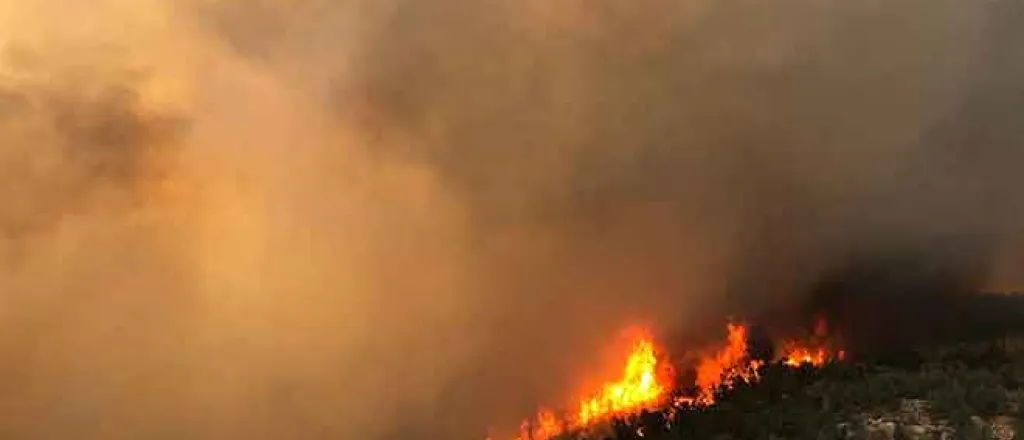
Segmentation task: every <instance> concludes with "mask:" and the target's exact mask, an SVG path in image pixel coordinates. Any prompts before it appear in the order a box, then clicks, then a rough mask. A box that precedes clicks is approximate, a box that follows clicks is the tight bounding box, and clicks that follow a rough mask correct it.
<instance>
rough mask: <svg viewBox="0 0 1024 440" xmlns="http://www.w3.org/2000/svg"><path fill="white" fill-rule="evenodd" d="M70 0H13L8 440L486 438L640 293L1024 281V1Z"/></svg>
mask: <svg viewBox="0 0 1024 440" xmlns="http://www.w3.org/2000/svg"><path fill="white" fill-rule="evenodd" d="M68 4H69V3H67V2H63V1H57V0H34V1H14V2H6V3H0V25H3V26H0V47H2V50H4V51H7V50H8V49H10V48H11V47H15V48H16V47H22V46H19V44H20V43H21V42H23V41H25V42H28V43H32V44H27V45H26V46H23V47H27V48H29V49H30V50H28V51H22V52H18V53H17V54H16V55H17V56H15V57H8V58H4V59H0V75H2V78H3V81H4V82H3V83H0V136H2V139H0V145H4V148H3V152H4V153H3V154H4V156H3V158H2V160H3V162H2V163H0V165H2V171H3V177H2V178H0V182H2V185H3V186H0V190H2V191H3V192H2V193H0V196H3V197H4V202H5V203H3V204H2V207H3V208H2V209H3V211H0V215H2V217H0V229H2V230H3V233H5V234H7V235H9V236H11V237H13V238H12V239H11V240H8V241H4V242H3V244H4V247H3V251H4V252H8V253H9V254H10V255H14V256H15V257H13V258H10V259H9V260H10V261H15V260H16V261H19V262H23V263H19V264H14V263H12V264H9V265H8V266H9V267H8V268H7V269H10V270H8V271H5V272H3V274H4V275H5V276H4V277H3V278H0V282H2V284H0V290H2V295H3V296H2V297H0V299H2V300H3V306H4V307H2V308H0V324H2V327H0V350H2V351H0V360H3V361H4V362H2V363H0V365H2V367H0V372H2V373H3V379H5V380H4V381H3V382H4V383H5V384H8V385H5V386H7V387H8V388H5V389H4V390H3V391H4V392H3V393H0V409H3V411H0V434H3V435H0V436H3V437H5V438H68V437H69V436H72V437H77V438H175V439H178V438H188V439H221V438H247V439H254V440H259V439H284V438H296V437H300V438H306V437H309V438H342V439H348V438H353V439H370V440H377V439H384V440H387V439H406V438H420V439H431V440H433V439H437V440H448V439H462V438H466V439H479V438H480V437H481V436H482V433H483V432H484V428H485V427H486V426H487V425H490V424H497V425H502V426H506V425H507V426H511V427H514V426H515V424H516V422H517V420H518V419H519V417H522V416H524V415H527V414H530V413H532V412H533V410H534V409H535V408H534V406H535V405H536V404H537V403H539V402H548V403H551V404H553V405H557V404H560V403H569V402H563V400H564V399H565V398H566V397H567V396H574V395H576V393H577V391H579V388H583V387H586V386H587V385H588V384H587V383H586V382H588V381H593V380H599V378H595V377H592V376H591V375H601V374H602V373H603V372H602V371H595V370H601V368H600V367H597V366H598V365H603V361H605V359H604V357H603V354H604V352H603V350H605V347H606V346H607V345H608V344H609V340H611V339H614V335H616V334H617V333H618V332H619V331H620V330H621V329H622V328H624V327H627V326H633V325H649V326H651V327H653V328H654V330H655V331H656V332H658V334H659V336H662V335H664V336H665V340H675V339H678V340H679V341H680V345H679V348H680V350H681V351H685V350H686V348H687V347H690V346H691V345H690V343H693V344H698V343H700V342H701V340H702V339H717V338H718V337H719V336H720V334H719V332H720V331H721V327H722V323H723V321H724V320H725V318H726V317H727V316H737V317H744V318H746V317H753V318H752V319H753V320H756V321H757V322H758V323H759V324H760V323H763V325H764V326H765V327H773V326H781V327H785V326H802V325H807V321H809V318H810V317H811V316H813V315H814V314H825V315H827V316H828V317H829V318H830V319H833V320H834V321H835V322H836V325H837V326H839V327H840V329H839V330H841V331H843V332H846V333H848V334H849V338H850V339H851V344H853V345H854V346H855V347H861V346H863V347H865V350H869V351H870V350H875V349H881V348H883V347H882V346H881V345H880V342H891V343H892V344H895V345H903V344H911V343H916V342H917V341H919V340H922V339H927V337H928V336H929V335H931V334H932V332H931V331H930V330H929V331H925V330H924V329H931V328H938V329H939V330H942V332H938V333H939V334H941V333H943V332H946V333H958V332H960V331H961V329H962V327H963V326H973V325H974V324H973V323H974V322H978V323H979V325H980V323H981V322H983V321H985V320H984V319H981V318H979V319H978V320H977V321H969V320H968V321H963V322H953V321H952V320H949V319H946V317H947V316H949V314H948V312H947V311H948V309H949V308H948V306H947V305H952V304H956V305H958V306H959V305H961V304H962V303H960V302H958V301H960V299H961V298H965V297H967V296H968V295H972V294H974V293H975V292H977V291H979V290H981V289H984V288H986V287H989V286H990V285H991V284H996V283H999V285H1000V286H1012V285H1014V284H1015V283H1017V284H1019V283H1020V282H1021V281H1024V280H1022V276H1024V273H1022V272H1021V271H1020V270H1019V269H1020V268H1019V264H1018V263H1019V262H1015V260H1014V258H1015V257H1013V256H1020V255H1021V249H1024V246H1022V244H1024V233H1022V232H1024V231H1021V230H1020V226H1019V225H1020V224H1021V220H1022V216H1021V214H1022V213H1021V209H1022V202H1021V200H1022V199H1021V198H1020V197H1019V196H1018V194H1017V191H1018V188H1020V187H1022V185H1021V184H1022V183H1024V181H1022V180H1024V178H1022V177H1021V174H1020V173H1019V172H1018V170H1016V168H1017V167H1018V166H1019V165H1020V164H1021V163H1024V148H1022V147H1024V146H1022V145H1021V144H1022V140H1024V139H1022V133H1024V130H1022V129H1021V128H1020V127H1018V124H1016V120H1017V116H1018V115H1020V114H1021V112H1022V110H1024V102H1022V95H1021V89H1022V85H1024V73H1022V68H1024V58H1022V57H1020V56H1019V55H1020V53H1021V51H1022V49H1024V38H1021V35H1020V33H1021V30H1020V29H1024V26H1021V24H1024V23H1022V21H1024V18H1022V17H1021V9H1022V2H1021V1H1020V0H995V1H989V2H978V1H975V0H927V1H926V0H897V1H892V0H865V1H857V2H851V1H844V0H825V1H821V0H781V1H768V0H725V1H692V0H585V1H577V0H566V1H546V0H486V1H477V0H430V1H427V0H390V1H389V0H345V1H331V0H288V1H282V0H248V1H245V0H182V1H175V2H165V1H161V0H132V1H128V0H97V1H96V2H90V4H89V5H88V7H74V9H71V8H72V7H71V6H68ZM12 11H13V12H12ZM15 52H16V51H15ZM15 52H10V53H15ZM5 53H7V52H5ZM19 54H20V55H19ZM19 66H21V67H19ZM24 66H29V67H28V68H27V69H28V70H24V69H23V67H24ZM31 66H35V67H31ZM139 72H143V73H145V75H141V76H139ZM150 76H152V78H150ZM150 80H151V81H150ZM179 106H180V107H181V108H180V109H179V108H178V107H179ZM182 121H187V123H186V122H182ZM164 173H166V174H164ZM164 183H169V184H170V185H168V186H169V187H170V188H172V189H173V190H169V191H166V192H167V193H170V194H172V195H173V197H172V196H167V197H166V198H165V196H166V195H167V194H165V190H164V188H165V187H164ZM25 237H28V238H27V239H26V238H25ZM7 262H8V260H4V263H7ZM997 272H998V273H997ZM8 274H9V275H10V276H7V275H8ZM919 298H920V299H919ZM926 299H927V300H926ZM878 303H882V304H883V305H876V304H878ZM878 310H881V312H878ZM976 315H977V316H980V315H984V313H982V312H978V313H977V314H975V315H972V316H976ZM876 318H878V319H877V321H876V320H875V319H876ZM1000 322H1003V321H1000ZM891 325H892V326H898V327H900V328H901V329H903V328H905V329H906V330H907V331H906V332H902V333H900V335H905V336H900V337H897V338H889V337H887V336H890V335H888V334H887V333H886V332H887V331H889V330H890V329H891V328H892V327H891ZM712 329H713V330H712ZM947 330H948V331H947ZM670 348H672V349H673V350H675V346H673V347H670ZM616 367H617V365H616ZM8 408H10V409H11V410H10V411H7V410H6V409H8Z"/></svg>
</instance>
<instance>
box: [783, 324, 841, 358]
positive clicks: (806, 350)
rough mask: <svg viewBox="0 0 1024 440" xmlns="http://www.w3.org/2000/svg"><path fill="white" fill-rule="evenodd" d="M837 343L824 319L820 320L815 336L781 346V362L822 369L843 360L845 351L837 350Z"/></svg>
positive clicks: (816, 326)
mask: <svg viewBox="0 0 1024 440" xmlns="http://www.w3.org/2000/svg"><path fill="white" fill-rule="evenodd" d="M835 345H836V341H835V340H833V338H832V337H831V336H830V335H829V332H828V326H827V324H826V323H825V320H824V319H820V318H819V319H818V320H817V321H816V323H815V326H814V334H813V335H811V336H810V337H808V338H805V339H804V340H799V341H798V340H788V341H785V342H783V343H782V344H781V346H780V348H781V350H780V354H781V356H779V359H778V360H779V361H780V362H782V363H784V364H786V365H789V366H791V367H798V366H800V365H812V366H815V367H820V366H822V365H825V364H826V363H828V362H831V361H834V360H842V359H843V357H844V356H845V352H844V351H843V350H839V349H835V348H834V346H835Z"/></svg>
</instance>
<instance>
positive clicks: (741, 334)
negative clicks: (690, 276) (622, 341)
mask: <svg viewBox="0 0 1024 440" xmlns="http://www.w3.org/2000/svg"><path fill="white" fill-rule="evenodd" d="M747 332H748V330H747V327H745V326H743V325H740V324H728V325H727V326H726V333H727V337H726V340H725V343H724V345H722V346H721V347H719V348H717V349H715V350H711V351H710V352H709V353H708V354H706V355H704V356H701V357H700V358H699V359H698V361H697V362H696V380H695V383H694V387H695V389H696V396H680V397H675V398H674V399H673V400H672V401H671V402H669V401H668V395H669V392H670V391H671V390H673V389H674V388H675V383H673V380H672V378H671V377H670V375H666V374H660V373H662V372H671V365H669V364H668V363H667V362H665V361H664V359H663V358H659V356H658V351H659V350H658V347H657V344H655V342H654V340H653V339H652V338H651V337H650V336H648V333H647V332H644V331H641V332H638V334H639V335H640V336H638V337H637V339H636V340H635V341H634V343H633V345H632V350H631V351H630V352H629V354H628V356H626V360H625V365H624V367H623V369H622V376H621V377H620V378H618V379H617V380H615V381H611V382H608V383H606V384H604V385H603V386H602V387H601V390H600V391H599V392H597V393H595V395H593V396H590V397H587V398H584V399H581V400H580V403H579V406H578V408H579V410H578V411H577V412H576V413H575V414H567V415H566V416H564V417H562V418H559V417H558V416H556V414H555V413H554V412H552V411H550V410H541V411H540V412H538V414H537V416H536V417H535V419H534V420H533V421H524V422H523V424H522V425H521V427H520V437H519V438H518V439H517V440H550V439H552V438H554V437H557V436H559V435H561V434H563V433H565V432H566V431H568V430H576V429H585V428H588V427H590V426H593V425H595V424H598V423H600V422H603V421H607V420H610V419H613V418H615V417H621V416H625V415H630V414H635V413H637V412H639V411H640V410H642V409H647V408H653V407H655V406H658V405H661V404H666V403H668V404H670V405H669V406H683V405H711V404H713V403H714V395H715V391H716V390H718V389H720V388H722V387H726V388H728V387H731V386H733V385H734V384H736V383H737V382H738V381H743V382H750V381H755V380H757V379H758V375H757V371H758V368H759V367H760V366H761V365H762V363H761V362H759V361H756V360H752V359H750V356H749V354H748V353H747ZM830 342H831V341H829V338H828V335H827V327H826V326H825V322H824V321H823V320H819V321H818V323H817V325H816V327H815V331H814V335H813V336H812V337H811V338H808V341H807V342H804V343H799V342H796V341H788V342H785V343H784V344H782V356H781V357H780V358H779V359H778V360H780V361H781V362H782V363H783V364H785V365H789V366H799V365H803V364H810V365H814V366H820V365H823V364H825V363H827V362H829V361H831V360H832V359H835V358H838V359H842V358H843V355H844V353H843V351H841V350H840V351H833V350H830V349H829V347H830V346H831V344H830Z"/></svg>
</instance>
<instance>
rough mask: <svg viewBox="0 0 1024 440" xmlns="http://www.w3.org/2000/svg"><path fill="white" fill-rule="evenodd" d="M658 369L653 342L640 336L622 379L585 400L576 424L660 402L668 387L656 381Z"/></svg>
mask: <svg viewBox="0 0 1024 440" xmlns="http://www.w3.org/2000/svg"><path fill="white" fill-rule="evenodd" d="M657 372H658V358H657V357H656V356H655V350H654V343H653V342H652V341H651V340H649V339H647V338H646V337H644V338H641V339H640V340H639V341H637V343H636V345H635V347H634V348H633V352H632V354H630V355H629V359H628V360H627V361H626V368H625V371H624V372H623V376H622V379H621V380H619V381H618V382H614V383H609V384H607V385H605V386H604V390H603V391H602V392H601V394H600V395H598V396H596V397H592V398H590V399H587V400H584V401H583V403H582V404H581V405H580V410H579V414H578V422H579V424H581V425H586V424H589V423H591V422H592V421H594V420H599V419H603V418H608V416H611V415H616V414H622V413H624V412H632V411H635V410H637V409H640V408H642V407H644V406H646V405H650V404H656V403H660V402H661V400H662V398H663V397H664V395H665V393H666V391H667V389H668V388H667V385H666V384H663V383H659V381H658V377H657V374H656V373H657Z"/></svg>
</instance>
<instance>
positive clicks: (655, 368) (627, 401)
mask: <svg viewBox="0 0 1024 440" xmlns="http://www.w3.org/2000/svg"><path fill="white" fill-rule="evenodd" d="M665 367H666V364H665V363H663V362H661V360H659V359H658V356H657V350H656V347H655V344H654V341H653V340H652V339H651V338H650V337H648V336H646V334H645V333H644V334H642V335H641V336H640V337H638V338H637V340H636V341H635V343H634V344H633V349H632V351H631V352H630V354H629V356H628V357H627V359H626V365H625V368H624V369H623V372H622V377H621V378H620V379H619V380H617V381H614V382H610V383H607V384H605V385H604V386H603V387H602V390H601V392H600V393H598V394H597V395H595V396H592V397H589V398H586V399H583V400H582V402H581V403H580V405H579V411H578V412H577V414H575V416H566V417H565V419H564V421H560V420H559V419H558V418H557V417H556V416H555V414H554V413H552V412H551V411H547V410H542V411H541V412H540V413H539V414H538V415H537V417H536V420H535V421H534V422H533V423H530V422H524V423H523V425H522V427H521V429H520V431H521V433H520V440H547V439H551V438H553V437H556V436H558V435H559V434H561V433H563V432H565V430H566V428H570V427H571V428H584V427H587V426H589V425H592V424H594V423H596V422H599V421H602V420H608V419H611V418H613V417H616V416H622V415H626V414H631V413H634V412H637V411H639V410H641V409H643V408H649V407H653V406H656V405H658V404H660V403H662V401H663V400H664V398H665V395H666V393H667V392H668V390H670V389H672V383H671V380H670V379H668V378H666V377H663V375H659V374H658V373H659V371H666V368H665Z"/></svg>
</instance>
